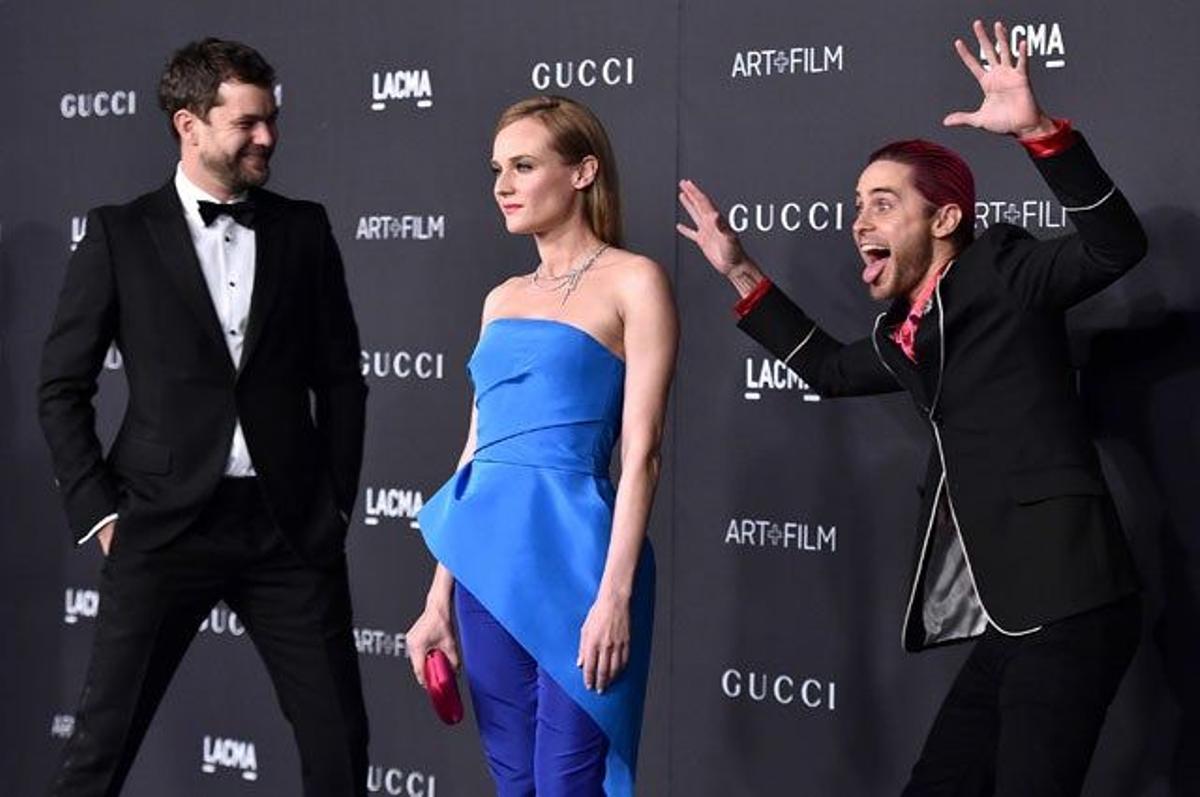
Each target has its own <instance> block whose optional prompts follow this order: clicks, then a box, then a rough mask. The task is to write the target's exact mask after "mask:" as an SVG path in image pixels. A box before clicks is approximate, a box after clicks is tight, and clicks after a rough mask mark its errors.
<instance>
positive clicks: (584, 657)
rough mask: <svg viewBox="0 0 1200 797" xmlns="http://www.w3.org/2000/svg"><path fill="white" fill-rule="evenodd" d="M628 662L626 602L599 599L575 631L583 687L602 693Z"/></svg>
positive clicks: (607, 598)
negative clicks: (576, 631)
mask: <svg viewBox="0 0 1200 797" xmlns="http://www.w3.org/2000/svg"><path fill="white" fill-rule="evenodd" d="M628 663H629V601H628V600H625V599H622V598H617V597H599V598H597V599H596V602H595V603H593V604H592V608H591V610H589V611H588V614H587V619H586V620H584V621H583V628H582V629H581V630H580V632H579V659H578V661H576V662H575V666H577V667H580V668H581V669H582V670H583V685H584V686H586V687H587V688H588V689H595V690H596V691H597V692H598V693H601V694H603V692H604V690H605V689H606V688H608V686H609V684H611V683H612V682H613V681H615V680H616V679H617V676H618V675H620V674H621V671H622V670H624V669H625V665H626V664H628Z"/></svg>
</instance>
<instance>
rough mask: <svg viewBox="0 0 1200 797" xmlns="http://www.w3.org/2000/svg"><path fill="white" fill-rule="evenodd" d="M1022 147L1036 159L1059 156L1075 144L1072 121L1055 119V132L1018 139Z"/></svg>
mask: <svg viewBox="0 0 1200 797" xmlns="http://www.w3.org/2000/svg"><path fill="white" fill-rule="evenodd" d="M1017 140H1018V141H1020V142H1021V146H1023V147H1025V149H1026V151H1028V152H1029V155H1030V156H1031V157H1034V158H1049V157H1051V156H1053V155H1057V154H1059V153H1060V152H1063V151H1065V150H1067V149H1070V147H1071V145H1072V144H1074V143H1075V131H1074V130H1073V129H1072V128H1071V120H1070V119H1055V120H1054V132H1053V133H1046V134H1045V135H1041V136H1034V137H1033V138H1018V139H1017Z"/></svg>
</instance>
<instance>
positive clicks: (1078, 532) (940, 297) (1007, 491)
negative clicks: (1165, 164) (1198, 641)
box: [679, 21, 1146, 797]
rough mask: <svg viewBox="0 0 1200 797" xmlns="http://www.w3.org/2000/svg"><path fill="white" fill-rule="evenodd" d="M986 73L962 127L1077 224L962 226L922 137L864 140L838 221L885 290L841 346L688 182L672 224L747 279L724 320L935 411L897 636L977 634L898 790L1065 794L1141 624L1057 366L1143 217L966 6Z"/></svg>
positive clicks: (945, 158) (1020, 61) (853, 388)
mask: <svg viewBox="0 0 1200 797" xmlns="http://www.w3.org/2000/svg"><path fill="white" fill-rule="evenodd" d="M974 28H975V35H976V38H977V39H978V42H979V46H980V47H981V49H982V52H983V53H984V54H985V56H986V58H987V60H988V62H989V66H990V69H988V70H986V71H985V70H984V69H983V67H981V66H980V64H979V62H978V61H977V60H976V59H975V58H974V56H973V55H971V53H970V52H969V51H968V50H967V48H966V46H965V45H964V44H963V42H962V41H956V42H955V46H956V48H957V50H958V53H959V56H960V57H961V58H962V60H963V62H964V63H965V64H966V66H967V68H968V69H969V70H970V71H971V73H972V74H973V75H974V76H975V77H976V79H977V80H978V81H979V83H980V87H981V88H982V89H983V93H984V99H983V103H982V105H981V106H980V108H979V109H978V110H977V111H974V112H971V113H963V112H959V113H954V114H950V115H949V116H947V117H946V120H945V123H946V124H947V125H957V124H966V125H971V126H974V127H979V128H982V129H985V130H989V131H991V132H994V133H1001V134H1010V135H1014V136H1017V137H1018V138H1020V140H1021V141H1022V143H1024V144H1025V145H1026V148H1027V149H1029V150H1030V153H1031V155H1032V156H1033V159H1034V163H1035V164H1036V166H1037V168H1038V169H1039V171H1041V173H1042V175H1043V177H1044V178H1045V179H1046V182H1047V184H1048V185H1049V186H1050V188H1051V190H1053V191H1054V192H1055V194H1056V195H1057V197H1058V199H1059V201H1060V202H1061V203H1062V205H1063V207H1064V208H1065V209H1066V210H1067V211H1068V212H1069V213H1070V215H1071V219H1072V221H1073V222H1074V224H1075V228H1076V230H1077V233H1075V234H1073V235H1068V236H1065V237H1062V238H1058V239H1055V240H1051V241H1044V242H1043V241H1038V240H1036V239H1034V238H1033V237H1032V236H1030V235H1029V234H1028V233H1026V232H1025V231H1024V230H1022V229H1020V228H1017V227H1014V226H1011V225H1007V224H996V225H993V226H991V227H989V228H988V230H987V231H986V232H985V233H984V234H983V235H982V236H980V238H979V239H978V240H973V238H974V232H973V227H974V202H975V198H974V181H973V178H972V177H971V174H970V170H969V169H968V168H967V166H966V164H965V163H963V161H962V159H961V158H959V157H958V156H957V155H955V154H954V153H952V152H951V151H949V150H947V149H945V148H944V147H940V146H938V145H936V144H932V143H930V142H924V141H905V142H896V143H895V144H891V145H888V146H886V147H884V148H882V149H881V150H879V151H878V152H876V153H875V155H874V156H872V158H871V160H870V163H869V164H868V166H867V168H866V169H865V170H864V171H863V173H862V175H861V176H860V178H859V181H858V188H857V204H858V215H857V217H856V219H855V222H854V226H853V231H854V238H855V243H856V244H857V246H858V248H859V250H860V253H861V256H862V259H863V265H864V268H863V273H862V279H863V281H864V283H866V284H867V287H868V290H869V291H870V293H871V296H872V297H873V298H875V299H890V300H892V304H891V307H890V309H889V310H888V311H886V312H884V313H880V315H879V317H878V318H876V320H875V328H874V330H873V331H872V333H871V335H870V337H868V338H865V339H863V340H860V341H857V342H855V343H850V344H847V345H843V344H841V343H839V342H838V341H836V340H834V339H833V338H831V337H830V336H829V335H827V334H826V333H825V332H824V331H822V330H821V329H820V328H819V327H818V326H817V325H816V324H815V323H814V322H812V321H811V320H809V318H808V316H807V315H805V314H804V312H802V311H801V310H800V309H799V308H798V307H797V306H796V305H795V304H793V303H792V302H791V300H789V299H788V298H787V297H786V296H785V295H784V294H783V292H782V291H780V290H779V289H778V288H777V287H775V286H773V285H772V284H771V282H770V280H768V279H767V278H766V277H765V276H764V275H763V273H762V271H761V270H760V269H759V268H758V267H757V266H756V265H755V263H754V262H753V261H752V260H750V259H749V258H748V257H747V256H746V254H745V253H744V252H743V250H742V248H741V246H740V245H739V244H738V241H737V238H736V236H734V235H733V233H732V232H731V231H730V230H729V228H728V226H727V225H726V224H725V222H724V220H723V218H722V215H721V213H720V212H719V210H718V209H717V208H716V207H715V206H714V205H713V203H712V202H711V201H710V200H709V198H708V197H707V196H705V195H704V194H703V193H702V192H701V191H700V189H699V188H697V187H696V186H695V184H693V183H691V182H688V181H684V182H683V183H681V191H680V201H681V202H682V204H683V206H684V208H685V209H686V210H687V212H688V213H689V215H690V216H691V218H692V221H693V222H694V223H695V225H696V227H695V228H694V229H693V228H691V227H687V226H684V225H679V230H680V232H681V233H682V234H683V235H684V236H685V237H687V238H688V239H690V240H692V241H694V242H695V243H696V244H697V245H698V246H699V247H700V249H701V250H702V252H703V253H704V255H705V256H706V257H707V259H708V260H709V261H710V262H711V263H712V265H713V266H714V267H715V268H716V269H717V270H718V271H719V272H720V273H722V274H723V275H725V276H727V277H728V278H729V279H730V281H731V282H732V283H733V285H734V287H736V288H737V290H738V292H739V293H740V294H741V296H742V297H743V298H742V301H741V302H739V304H738V308H737V309H738V313H739V315H741V320H740V322H739V326H740V327H741V328H742V329H743V330H745V331H746V332H747V333H749V334H750V335H751V336H752V337H754V338H755V339H756V340H758V341H759V342H760V343H762V344H763V345H764V346H765V347H766V348H767V349H768V350H769V351H770V352H771V353H773V354H774V355H776V356H777V357H779V358H780V359H781V360H784V361H785V362H787V363H788V365H789V366H790V367H791V368H792V369H794V370H795V371H796V372H798V373H799V374H800V375H801V376H802V377H803V378H804V379H805V380H806V381H807V382H808V383H809V384H810V385H812V386H813V387H814V388H815V389H816V390H817V391H818V392H820V393H821V394H822V395H825V396H845V395H865V394H873V393H886V392H892V391H898V390H907V391H908V392H909V394H910V395H911V396H912V398H913V401H914V402H915V403H916V406H917V410H918V411H919V413H920V414H921V416H922V417H923V418H924V419H925V420H926V421H927V422H928V424H929V429H930V433H931V436H932V443H933V450H932V451H931V454H930V461H929V466H928V470H927V472H926V477H925V492H924V501H923V506H922V510H921V520H920V524H919V528H918V537H917V548H916V556H915V557H914V558H915V566H914V568H913V575H912V581H911V590H910V592H909V596H908V610H907V612H906V617H905V622H904V630H903V640H904V645H905V647H906V648H907V649H909V650H914V651H916V650H922V649H925V648H928V647H931V646H934V645H940V644H946V643H950V642H955V641H963V640H966V639H972V638H978V639H979V641H978V642H977V643H976V645H975V647H974V648H973V650H972V651H971V655H970V656H969V657H968V659H967V661H966V663H965V665H964V666H963V669H962V671H961V673H960V674H959V676H958V678H957V679H956V681H955V683H954V685H953V687H952V688H951V690H950V693H949V695H948V696H947V698H946V700H945V702H944V703H943V705H942V708H941V711H940V712H939V714H938V717H937V719H936V720H935V722H934V725H933V728H932V730H931V731H930V734H929V737H928V739H927V740H926V743H925V747H924V750H923V751H922V754H921V757H920V759H919V761H918V762H917V764H916V766H915V767H914V768H913V772H912V776H911V779H910V780H909V783H908V786H907V787H906V789H905V791H904V794H905V795H981V796H982V795H992V794H995V795H1003V796H1004V797H1017V796H1018V795H1019V797H1037V796H1038V795H1074V794H1078V793H1079V791H1080V789H1081V788H1082V784H1083V779H1084V776H1085V774H1086V772H1087V767H1088V763H1089V761H1090V758H1091V754H1092V750H1093V748H1094V747H1095V744H1096V739H1097V737H1098V735H1099V731H1100V727H1101V725H1102V724H1103V721H1104V716H1105V713H1106V712H1107V709H1108V705H1109V703H1110V702H1111V701H1112V698H1113V695H1114V694H1115V692H1116V689H1117V686H1118V684H1119V683H1120V680H1121V677H1122V676H1123V674H1124V672H1125V670H1126V668H1127V667H1128V665H1129V661H1130V659H1131V658H1132V655H1133V652H1134V650H1135V649H1136V646H1137V641H1138V636H1139V632H1140V622H1141V615H1140V608H1139V601H1138V598H1137V595H1136V593H1137V582H1136V576H1135V574H1134V570H1133V566H1132V562H1131V558H1130V555H1129V551H1128V548H1127V546H1126V543H1125V539H1124V537H1123V535H1122V532H1121V529H1120V526H1119V524H1118V520H1117V516H1116V513H1115V511H1114V508H1113V504H1112V500H1111V498H1110V496H1109V493H1108V489H1107V487H1106V486H1105V483H1104V478H1103V475H1102V473H1101V470H1100V466H1099V462H1098V459H1097V456H1096V453H1095V450H1094V448H1093V446H1092V442H1091V439H1090V437H1089V435H1088V433H1087V430H1086V426H1085V422H1084V418H1083V413H1082V409H1081V406H1080V403H1079V401H1078V398H1077V396H1076V395H1075V392H1074V388H1073V381H1072V379H1071V374H1072V371H1071V363H1070V358H1069V352H1068V346H1067V334H1066V325H1065V322H1064V313H1065V311H1066V310H1067V309H1068V308H1069V307H1070V306H1072V305H1074V304H1076V303H1077V302H1079V301H1082V300H1083V299H1084V298H1086V297H1087V296H1090V295H1092V294H1094V293H1096V292H1097V291H1099V290H1101V289H1103V288H1104V287H1105V286H1107V285H1109V284H1110V283H1112V282H1113V281H1114V280H1116V279H1118V278H1119V277H1120V276H1121V275H1122V274H1124V273H1125V272H1126V271H1127V270H1128V269H1130V268H1132V267H1133V266H1134V265H1135V264H1136V263H1137V262H1138V261H1139V260H1140V259H1141V258H1142V257H1143V255H1144V253H1145V249H1146V240H1145V235H1144V233H1143V231H1142V228H1141V225H1140V224H1139V223H1138V220H1137V217H1136V216H1135V215H1134V213H1133V211H1132V210H1131V209H1130V207H1129V205H1128V203H1127V202H1126V201H1125V199H1124V197H1123V196H1122V195H1121V193H1120V191H1119V190H1117V188H1116V187H1115V185H1114V184H1113V183H1112V181H1111V180H1110V179H1109V177H1108V176H1107V175H1106V174H1105V173H1104V171H1103V170H1102V169H1101V168H1100V165H1099V164H1098V163H1097V162H1096V160H1095V158H1094V156H1093V155H1092V153H1091V151H1090V149H1089V148H1088V146H1087V144H1086V142H1085V141H1084V140H1083V139H1082V137H1081V136H1079V135H1078V134H1077V133H1075V132H1074V131H1072V130H1071V128H1070V125H1069V124H1067V123H1065V122H1061V121H1055V120H1053V119H1051V118H1050V117H1049V116H1047V115H1046V114H1045V113H1043V112H1042V110H1041V108H1040V107H1039V106H1038V103H1037V101H1036V99H1035V98H1034V95H1033V92H1032V90H1031V88H1030V85H1029V80H1028V64H1027V56H1026V53H1025V52H1024V51H1023V46H1022V49H1021V51H1019V52H1017V53H1016V54H1013V53H1011V52H1010V51H1009V48H1008V46H1007V41H1008V34H1007V31H1006V30H1005V29H1004V27H1003V25H1001V24H1000V23H996V27H995V42H994V43H993V42H992V41H991V40H989V38H988V37H987V35H986V30H985V29H984V27H983V24H982V23H980V22H978V21H977V22H976V23H975V25H974Z"/></svg>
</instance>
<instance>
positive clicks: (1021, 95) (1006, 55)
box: [942, 19, 1055, 136]
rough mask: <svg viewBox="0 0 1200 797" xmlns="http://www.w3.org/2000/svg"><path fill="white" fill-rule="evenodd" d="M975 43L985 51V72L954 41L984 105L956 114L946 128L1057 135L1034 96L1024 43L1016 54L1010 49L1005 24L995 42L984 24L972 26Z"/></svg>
mask: <svg viewBox="0 0 1200 797" xmlns="http://www.w3.org/2000/svg"><path fill="white" fill-rule="evenodd" d="M971 27H972V29H973V30H974V32H975V39H976V40H977V41H978V42H979V47H980V49H981V50H982V51H983V57H984V60H986V61H987V63H988V68H987V69H984V68H983V66H981V65H980V63H979V61H978V60H976V58H975V56H974V55H973V54H972V53H971V51H970V50H969V49H967V45H966V44H964V43H963V40H962V39H955V40H954V49H955V50H957V51H958V57H959V58H961V59H962V62H963V64H965V65H966V67H967V69H968V70H969V71H970V73H971V74H972V75H974V77H975V79H976V80H978V81H979V88H980V89H982V91H983V101H982V102H981V103H980V104H979V108H978V109H977V110H975V111H969V112H968V111H955V112H954V113H951V114H948V115H947V116H946V118H945V119H944V120H943V121H942V124H944V125H947V126H958V125H967V126H970V127H977V128H980V129H981V130H989V131H991V132H993V133H1000V134H1010V133H1011V134H1014V135H1017V136H1037V135H1041V134H1043V133H1051V132H1053V131H1054V129H1055V128H1054V121H1053V120H1052V119H1051V118H1050V117H1049V116H1047V115H1046V114H1045V113H1044V112H1043V111H1042V109H1041V106H1039V105H1038V102H1037V98H1036V97H1034V96H1033V87H1032V86H1031V85H1030V84H1029V55H1028V52H1027V48H1026V45H1025V42H1021V43H1020V45H1018V47H1017V52H1016V53H1015V54H1014V53H1012V52H1011V51H1010V50H1009V46H1008V29H1007V28H1005V27H1004V23H1003V22H999V21H997V22H996V23H995V26H994V33H995V37H996V40H995V42H994V43H993V42H992V41H991V40H990V39H988V36H987V29H986V28H985V27H984V25H983V22H981V21H980V20H978V19H977V20H975V22H974V23H973V24H972V26H971Z"/></svg>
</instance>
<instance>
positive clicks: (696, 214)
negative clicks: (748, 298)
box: [675, 180, 746, 276]
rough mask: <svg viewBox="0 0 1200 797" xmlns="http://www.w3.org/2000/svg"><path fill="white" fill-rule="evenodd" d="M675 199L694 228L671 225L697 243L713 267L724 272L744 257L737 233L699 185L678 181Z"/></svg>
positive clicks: (728, 270) (727, 271) (727, 272)
mask: <svg viewBox="0 0 1200 797" xmlns="http://www.w3.org/2000/svg"><path fill="white" fill-rule="evenodd" d="M679 203H680V204H681V205H683V209H684V210H686V211H687V213H688V216H690V217H691V219H692V224H695V225H696V228H695V229H692V228H691V227H688V226H686V225H683V224H676V225H675V229H676V230H678V231H679V234H680V235H682V236H683V237H684V238H687V239H688V240H689V241H691V242H692V243H694V244H696V246H698V247H700V251H701V252H703V253H704V256H705V257H706V258H707V259H708V262H709V263H711V264H712V267H713V268H715V269H716V270H717V271H719V272H720V273H722V274H725V275H726V276H728V274H729V272H730V271H731V270H732V269H733V268H734V266H737V265H738V264H739V263H741V262H743V261H744V260H745V259H746V253H745V252H743V251H742V245H741V243H739V242H738V238H737V235H736V234H735V233H734V231H733V230H731V229H729V225H728V224H727V223H726V222H725V217H724V215H722V213H721V211H720V210H718V209H717V206H716V205H714V204H713V202H712V200H711V199H709V198H708V195H707V194H705V193H704V192H703V191H701V190H700V186H698V185H696V184H695V183H693V182H692V181H691V180H680V181H679Z"/></svg>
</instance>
